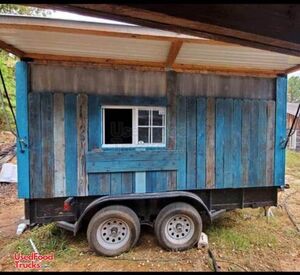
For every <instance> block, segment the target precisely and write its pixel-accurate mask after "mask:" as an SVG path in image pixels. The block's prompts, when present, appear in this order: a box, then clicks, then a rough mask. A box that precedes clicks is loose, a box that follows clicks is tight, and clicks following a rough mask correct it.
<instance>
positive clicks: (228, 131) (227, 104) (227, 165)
mask: <svg viewBox="0 0 300 275" xmlns="http://www.w3.org/2000/svg"><path fill="white" fill-rule="evenodd" d="M224 124H225V127H224V187H225V188H231V187H233V171H232V161H233V152H232V149H233V145H232V143H233V141H232V131H233V129H232V128H233V127H232V124H233V100H232V99H225V100H224Z"/></svg>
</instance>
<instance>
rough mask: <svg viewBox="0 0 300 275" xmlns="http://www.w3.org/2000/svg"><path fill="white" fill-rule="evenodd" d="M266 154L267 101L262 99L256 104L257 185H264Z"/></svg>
mask: <svg viewBox="0 0 300 275" xmlns="http://www.w3.org/2000/svg"><path fill="white" fill-rule="evenodd" d="M266 154H267V103H266V101H264V100H261V101H259V104H258V163H259V165H258V167H257V177H258V181H257V186H265V185H266V170H267V169H266Z"/></svg>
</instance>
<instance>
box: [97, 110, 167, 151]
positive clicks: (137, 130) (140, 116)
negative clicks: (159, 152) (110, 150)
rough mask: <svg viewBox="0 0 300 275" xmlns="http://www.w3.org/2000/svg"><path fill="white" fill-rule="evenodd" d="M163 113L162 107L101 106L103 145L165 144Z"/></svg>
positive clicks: (164, 119)
mask: <svg viewBox="0 0 300 275" xmlns="http://www.w3.org/2000/svg"><path fill="white" fill-rule="evenodd" d="M165 113H166V108H164V107H127V106H126V107H123V106H122V107H120V106H105V107H103V145H104V146H105V147H120V146H121V147H128V146H129V147H130V146H165V143H166V142H165V140H166V115H165Z"/></svg>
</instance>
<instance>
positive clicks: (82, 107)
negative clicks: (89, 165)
mask: <svg viewBox="0 0 300 275" xmlns="http://www.w3.org/2000/svg"><path fill="white" fill-rule="evenodd" d="M87 102H88V98H87V95H85V94H79V95H78V96H77V153H78V159H77V162H78V195H79V196H86V195H87V194H88V179H87V175H86V152H87V148H88V140H87V128H88V125H87V115H88V113H87V112H88V109H87Z"/></svg>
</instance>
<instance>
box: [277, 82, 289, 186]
mask: <svg viewBox="0 0 300 275" xmlns="http://www.w3.org/2000/svg"><path fill="white" fill-rule="evenodd" d="M286 104H287V77H286V76H280V77H277V80H276V119H275V124H276V125H275V162H274V166H275V167H274V181H275V182H274V184H275V186H283V185H284V184H285V181H284V173H285V150H284V148H283V146H282V145H283V141H284V139H285V137H286Z"/></svg>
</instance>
